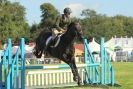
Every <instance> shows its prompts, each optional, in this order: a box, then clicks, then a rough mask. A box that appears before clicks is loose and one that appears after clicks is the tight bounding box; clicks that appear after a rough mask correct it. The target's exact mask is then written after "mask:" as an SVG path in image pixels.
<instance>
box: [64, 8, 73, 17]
mask: <svg viewBox="0 0 133 89" xmlns="http://www.w3.org/2000/svg"><path fill="white" fill-rule="evenodd" d="M71 13H72V10H71V9H70V8H69V7H67V8H65V9H64V14H65V15H70V14H71Z"/></svg>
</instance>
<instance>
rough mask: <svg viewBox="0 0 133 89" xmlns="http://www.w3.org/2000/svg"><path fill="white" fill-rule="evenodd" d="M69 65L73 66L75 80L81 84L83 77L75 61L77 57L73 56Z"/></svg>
mask: <svg viewBox="0 0 133 89" xmlns="http://www.w3.org/2000/svg"><path fill="white" fill-rule="evenodd" d="M69 66H70V67H71V70H72V73H73V76H74V77H73V80H74V81H76V82H77V84H78V85H80V84H81V78H80V76H79V73H78V69H77V66H76V63H75V58H74V57H73V58H71V62H70V63H69Z"/></svg>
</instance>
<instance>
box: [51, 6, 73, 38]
mask: <svg viewBox="0 0 133 89" xmlns="http://www.w3.org/2000/svg"><path fill="white" fill-rule="evenodd" d="M71 13H72V11H71V9H70V8H68V7H67V8H65V9H64V14H62V15H60V16H58V17H57V19H56V22H55V26H54V28H53V31H52V35H53V36H55V35H57V34H58V33H65V32H66V30H67V26H68V25H69V24H70V23H71V19H70V14H71Z"/></svg>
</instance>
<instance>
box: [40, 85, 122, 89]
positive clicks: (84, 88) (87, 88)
mask: <svg viewBox="0 0 133 89" xmlns="http://www.w3.org/2000/svg"><path fill="white" fill-rule="evenodd" d="M110 87H112V88H120V87H121V85H119V84H115V85H114V86H112V85H98V84H86V85H80V86H67V87H53V88H52V87H51V88H45V89H91V88H92V89H110ZM41 89H43V88H41Z"/></svg>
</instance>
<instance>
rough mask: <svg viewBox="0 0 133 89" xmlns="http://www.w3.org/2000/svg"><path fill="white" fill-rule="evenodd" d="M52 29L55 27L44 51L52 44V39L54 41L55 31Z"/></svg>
mask: <svg viewBox="0 0 133 89" xmlns="http://www.w3.org/2000/svg"><path fill="white" fill-rule="evenodd" d="M54 30H55V28H53V29H52V38H51V40H50V41H49V42H48V44H47V45H46V47H45V49H44V51H46V50H47V49H48V47H49V46H51V45H52V44H53V41H54V39H55V37H56V33H55V31H54Z"/></svg>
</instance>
